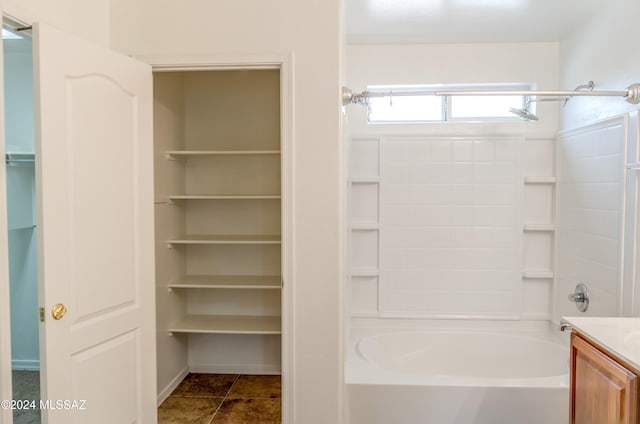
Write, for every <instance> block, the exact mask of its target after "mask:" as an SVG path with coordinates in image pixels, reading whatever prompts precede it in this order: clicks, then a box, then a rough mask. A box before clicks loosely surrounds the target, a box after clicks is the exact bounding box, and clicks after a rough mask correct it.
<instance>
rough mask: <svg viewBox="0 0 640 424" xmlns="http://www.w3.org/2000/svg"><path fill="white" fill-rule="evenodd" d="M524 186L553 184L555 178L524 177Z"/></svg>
mask: <svg viewBox="0 0 640 424" xmlns="http://www.w3.org/2000/svg"><path fill="white" fill-rule="evenodd" d="M524 183H525V184H555V183H556V177H525V178H524Z"/></svg>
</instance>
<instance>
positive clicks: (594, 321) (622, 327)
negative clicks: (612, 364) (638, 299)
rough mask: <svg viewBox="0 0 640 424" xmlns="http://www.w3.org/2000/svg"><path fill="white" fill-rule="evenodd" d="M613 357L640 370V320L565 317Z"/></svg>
mask: <svg viewBox="0 0 640 424" xmlns="http://www.w3.org/2000/svg"><path fill="white" fill-rule="evenodd" d="M562 319H563V320H564V321H566V322H567V323H569V324H570V325H571V326H572V327H573V328H574V329H576V330H578V331H580V332H581V333H583V334H584V335H586V336H587V337H589V338H590V339H592V340H593V341H595V342H596V343H598V344H599V345H600V346H602V347H603V348H604V349H606V350H608V351H610V352H611V353H612V354H613V355H615V356H617V357H619V358H620V359H622V360H623V361H625V362H627V363H628V364H629V365H631V366H633V367H635V368H636V370H640V318H620V317H615V318H614V317H611V318H609V317H563V318H562Z"/></svg>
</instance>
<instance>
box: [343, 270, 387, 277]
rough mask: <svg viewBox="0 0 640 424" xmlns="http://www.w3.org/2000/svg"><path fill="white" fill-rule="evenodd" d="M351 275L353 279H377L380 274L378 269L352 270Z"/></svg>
mask: <svg viewBox="0 0 640 424" xmlns="http://www.w3.org/2000/svg"><path fill="white" fill-rule="evenodd" d="M350 274H351V276H352V277H377V276H378V275H379V274H380V272H379V271H378V270H377V269H376V268H360V269H352V270H351V272H350Z"/></svg>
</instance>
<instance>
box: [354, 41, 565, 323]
mask: <svg viewBox="0 0 640 424" xmlns="http://www.w3.org/2000/svg"><path fill="white" fill-rule="evenodd" d="M346 52H347V54H346V59H347V82H348V86H349V87H350V88H352V89H353V90H355V91H362V90H364V89H366V86H367V85H392V84H447V83H449V84H456V83H504V82H512V83H523V82H524V83H529V82H533V83H535V84H536V87H537V88H539V89H556V88H557V82H558V44H557V43H536V44H447V45H351V46H347V49H346ZM487 57H491V59H492V60H490V61H488V60H487ZM537 106H538V110H537V113H538V114H539V116H540V120H539V121H538V122H522V121H520V122H509V123H482V124H477V123H466V124H465V123H441V124H423V125H419V124H412V125H385V124H381V125H369V124H367V118H366V109H365V108H364V107H361V106H355V105H353V106H349V108H348V114H349V132H350V134H351V136H352V140H351V141H350V143H351V151H350V155H349V156H350V173H351V175H350V181H351V182H352V184H351V187H352V191H351V198H350V209H351V225H352V227H353V230H352V232H351V233H352V237H351V268H350V274H351V279H350V281H349V286H348V290H347V291H348V292H349V304H350V313H351V314H352V315H353V316H389V314H388V311H386V312H387V313H386V314H385V311H383V310H382V308H381V306H384V305H388V299H386V298H384V297H380V296H386V295H388V294H389V290H388V289H387V290H386V291H385V289H384V287H385V285H384V284H382V285H381V286H380V287H379V286H378V283H379V282H382V283H384V281H380V279H384V277H385V275H384V273H385V272H388V269H385V268H388V265H389V264H388V263H384V262H385V261H386V262H388V259H389V258H390V256H389V251H388V247H389V246H387V245H385V241H384V240H382V242H381V243H380V246H378V240H379V237H378V231H380V237H381V238H384V236H385V234H384V230H385V228H384V227H385V225H387V226H388V225H390V224H391V225H395V226H402V227H406V226H407V225H410V222H408V220H407V219H404V218H407V217H406V216H405V217H404V218H400V219H396V220H395V221H394V220H393V219H391V221H390V216H381V215H384V213H385V210H386V209H388V207H387V206H388V204H390V203H394V200H393V199H391V200H390V199H388V198H386V199H385V196H386V195H388V194H389V193H388V192H387V193H386V194H385V191H384V187H385V185H387V186H388V183H389V175H382V174H384V172H383V171H384V168H385V167H387V168H388V166H389V165H390V164H389V163H388V161H389V160H392V161H393V160H396V159H397V158H395V157H394V158H390V157H388V155H386V153H385V151H384V149H383V148H382V145H384V143H385V142H388V143H393V142H394V141H396V140H397V139H399V140H402V139H403V137H404V138H405V140H406V137H411V138H410V139H409V140H413V141H415V140H416V139H417V138H419V139H420V140H419V141H420V142H422V144H428V143H430V142H433V141H434V140H439V141H441V142H445V143H449V144H447V146H449V147H451V148H453V147H452V146H453V144H456V143H457V142H456V139H458V140H459V139H460V138H461V137H463V138H466V139H467V141H473V139H474V138H475V140H476V141H480V140H483V141H485V142H487V141H488V144H487V146H492V145H493V144H492V143H497V145H498V144H499V143H500V141H499V140H504V139H505V137H508V138H509V139H510V140H511V143H509V144H508V145H506V146H503V147H505V148H502V147H500V148H498V146H497V145H496V149H495V154H496V155H498V156H496V157H501V158H503V159H504V158H505V157H506V156H504V153H505V152H506V151H507V150H508V149H506V148H507V147H509V146H510V147H512V148H514V149H515V151H516V152H518V153H517V154H516V155H515V156H513V157H512V158H511V160H509V161H507V162H505V163H504V164H503V165H505V164H506V165H509V166H512V168H513V169H512V171H513V175H512V176H511V177H510V178H511V180H513V181H511V180H510V181H511V182H512V183H513V182H517V184H515V185H514V187H513V188H514V191H513V193H512V194H511V195H510V202H511V207H512V208H513V210H512V212H513V215H514V219H515V221H514V222H512V223H511V224H510V228H511V229H512V230H513V229H517V231H518V232H519V234H516V235H514V236H513V238H512V240H511V242H512V244H513V245H514V246H515V248H513V249H511V250H513V252H511V255H512V257H513V260H512V261H511V262H512V265H513V267H512V268H510V279H511V281H512V285H511V286H510V287H508V288H507V290H503V289H504V288H505V287H503V288H502V289H500V290H498V291H501V292H502V294H503V295H504V296H503V299H504V300H503V301H502V302H501V303H500V302H498V303H500V304H499V305H498V303H496V302H493V303H491V305H489V304H488V303H487V302H484V304H483V307H484V308H485V309H484V310H482V311H480V310H479V309H478V308H477V307H476V306H473V307H471V306H470V307H468V308H464V307H462V306H461V304H460V303H456V304H454V302H448V304H446V305H445V303H447V302H444V303H442V302H441V303H440V304H439V305H438V307H439V310H438V311H437V312H439V314H440V315H446V316H449V317H451V316H458V317H464V316H467V317H471V316H480V315H482V316H485V317H487V316H493V317H496V316H502V317H505V316H508V317H511V318H517V317H519V318H522V319H543V320H544V319H549V318H550V316H551V295H552V289H553V287H552V283H553V278H552V275H551V268H552V262H553V261H552V254H553V237H552V236H553V233H552V231H547V230H545V231H526V232H523V231H522V228H523V225H524V224H537V225H539V224H543V225H545V226H547V227H548V226H549V225H552V224H553V207H554V206H553V199H554V188H553V184H548V183H542V184H541V183H539V182H537V183H535V184H525V183H524V178H526V177H552V176H553V175H554V174H553V161H554V156H553V152H554V142H553V138H554V135H555V132H556V130H557V113H558V109H559V106H558V105H557V104H539V105H537ZM398 136H400V137H398ZM416 137H417V138H416ZM409 144H411V143H409ZM416 144H420V143H416ZM409 147H410V146H409ZM461 147H464V146H461ZM485 147H486V146H485ZM387 150H388V149H387ZM409 150H411V149H410V148H409ZM427 150H429V149H427ZM490 150H491V151H493V147H492V148H491V149H490ZM421 151H423V152H426V150H424V149H422V150H421ZM432 153H433V152H432ZM404 154H405V156H406V157H407V158H408V159H410V161H415V160H417V159H418V156H416V155H417V154H409V153H407V152H404ZM420 158H421V159H426V156H424V155H422V156H420ZM450 158H453V156H450ZM429 160H439V161H442V160H443V159H442V158H440V159H433V155H432V156H431V157H430V159H429ZM423 165H424V164H423ZM381 168H382V169H381ZM401 168H403V169H405V170H406V169H408V168H407V166H402V167H401ZM407 172H411V169H408V171H407ZM449 177H450V178H449V179H450V181H449V183H451V184H456V187H458V188H459V187H460V182H461V179H460V178H462V176H460V175H453V174H452V175H449ZM407 182H408V183H410V184H411V183H415V182H416V181H414V180H411V179H410V180H409V181H407ZM396 185H397V184H396ZM414 191H415V190H414ZM432 194H433V193H432ZM425 199H426V200H425V201H424V202H423V203H429V202H432V201H433V199H434V197H433V196H432V195H429V196H427V197H425ZM516 199H517V200H516ZM479 200H482V199H479ZM503 200H504V199H503ZM451 201H453V202H454V203H453V204H451V205H449V206H450V207H449V208H448V210H447V211H446V213H445V214H444V215H442V213H440V212H442V210H439V215H438V216H440V221H438V220H437V219H436V216H435V215H433V214H432V216H431V217H427V215H428V213H429V212H428V211H426V210H423V212H424V215H423V216H422V218H424V219H426V221H424V220H423V222H422V224H421V225H427V227H429V228H430V229H431V230H436V231H441V232H443V231H444V232H446V229H447V225H449V224H451V222H453V221H452V220H453V219H457V218H464V219H467V221H468V220H479V219H482V217H481V216H479V215H477V214H476V213H475V212H473V213H472V212H469V211H467V212H468V213H466V212H465V213H466V215H465V213H463V214H462V215H464V216H462V215H461V214H460V213H458V212H460V208H459V206H461V202H462V203H464V200H463V199H460V198H457V199H452V200H451ZM486 201H489V202H491V201H492V200H491V199H485V204H486ZM396 203H397V202H396ZM385 205H386V206H385ZM405 206H406V205H405ZM432 206H433V205H432ZM420 207H422V208H423V209H424V207H425V205H421V206H420ZM385 208H386V209H385ZM429 208H430V207H429ZM429 208H427V209H429ZM431 209H433V208H431ZM431 209H429V210H430V211H431V212H433V210H431ZM454 209H455V211H454ZM416 212H417V211H416V210H413V211H411V210H409V211H408V213H409V214H410V215H411V214H412V213H413V214H414V215H415V213H416ZM456 214H457V215H456ZM454 215H455V216H454ZM432 218H433V219H432ZM442 219H445V221H446V222H448V223H449V224H447V225H444V224H443V225H439V224H438V222H440V223H441V224H442V223H444V222H445V221H443V220H442ZM400 221H402V222H400ZM394 222H395V224H394ZM500 225H502V223H500ZM378 226H380V227H381V228H380V230H378V229H377V228H378ZM466 228H467V230H473V229H474V227H473V226H471V227H468V226H467V227H466ZM478 228H479V227H478ZM431 241H433V240H431ZM450 241H451V240H449V242H450ZM425 243H427V241H425ZM468 243H469V242H468V241H467V242H465V241H460V240H459V241H458V244H456V247H459V248H465V247H467V248H468V247H470V246H469V245H468ZM414 250H415V249H414ZM439 253H441V252H439ZM405 256H406V255H405ZM385 258H386V259H385ZM396 259H398V260H400V261H404V260H405V259H407V258H406V257H402V258H396ZM422 259H424V258H422ZM402 263H403V264H405V265H406V261H405V262H402ZM396 265H398V263H396ZM405 265H403V267H404V268H406V266H405ZM450 265H452V264H450ZM468 266H469V264H467V263H466V261H465V263H458V264H457V265H455V267H454V268H456V269H457V270H459V269H461V268H465V267H468ZM487 266H488V265H487V264H486V263H485V264H482V265H481V266H480V268H483V269H485V271H486V269H487ZM442 267H443V263H442V262H440V263H438V264H437V266H436V268H439V269H442ZM396 268H397V267H396ZM409 268H411V267H409ZM413 268H415V266H414V267H413ZM496 269H497V268H496ZM414 271H415V270H414ZM456 272H458V271H456ZM468 280H469V279H463V278H460V279H459V281H458V282H457V283H455V284H444V285H443V283H444V280H442V279H440V280H439V281H438V282H437V283H436V282H433V281H432V282H431V284H436V285H439V287H438V288H437V290H436V291H439V292H442V293H444V292H446V291H448V290H451V289H452V286H453V285H456V284H458V285H459V284H462V285H465V284H466V285H467V287H470V286H469V281H468ZM405 283H406V284H410V282H405ZM420 290H423V291H424V287H423V288H420ZM472 291H473V288H469V290H468V292H469V293H471V292H472ZM506 293H509V294H508V295H506ZM413 295H415V292H412V297H413ZM427 297H428V298H430V299H432V298H433V296H431V295H429V296H427ZM496 298H497V296H496ZM396 300H397V299H396ZM425 301H426V300H425ZM410 302H411V300H410V299H407V301H406V302H404V303H405V304H407V305H408V304H409V303H410ZM396 303H397V302H396ZM401 303H402V302H401ZM418 306H419V305H414V307H418ZM432 309H433V308H432ZM396 312H397V311H396ZM423 312H425V311H423ZM435 313H436V311H434V310H431V311H430V314H431V315H434V314H435Z"/></svg>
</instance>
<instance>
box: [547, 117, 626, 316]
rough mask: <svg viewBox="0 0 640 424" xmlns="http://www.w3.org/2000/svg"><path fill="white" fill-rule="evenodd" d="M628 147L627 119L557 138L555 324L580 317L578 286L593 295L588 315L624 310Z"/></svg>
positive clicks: (582, 128)
mask: <svg viewBox="0 0 640 424" xmlns="http://www.w3.org/2000/svg"><path fill="white" fill-rule="evenodd" d="M626 144H627V121H626V117H625V115H622V116H619V117H616V118H612V119H607V120H604V121H601V122H598V123H596V124H591V125H587V126H585V127H581V128H578V129H575V130H570V131H564V132H562V133H561V134H560V136H559V138H558V229H559V231H558V243H557V251H558V254H557V262H558V263H557V267H556V268H557V273H558V275H557V276H556V305H555V319H556V320H557V319H559V317H561V316H563V315H576V314H579V313H580V312H578V311H577V310H576V308H575V306H574V305H573V303H571V302H569V301H568V300H567V296H568V295H569V294H570V293H572V292H573V291H574V288H575V286H576V285H577V284H579V283H584V284H586V285H587V287H588V289H589V293H590V304H589V309H588V310H587V311H586V313H585V314H586V315H589V316H615V315H618V314H620V313H621V312H622V308H621V306H622V305H621V303H620V299H621V290H622V289H623V267H622V265H623V255H622V249H623V216H624V215H623V210H625V207H624V200H625V199H624V189H625V185H624V175H625V166H624V165H625V163H626V162H627V160H626V158H625V150H626V149H625V146H626ZM630 196H631V197H634V194H633V192H632V193H630ZM627 213H628V214H629V215H632V216H633V215H634V213H633V212H632V211H631V210H629V209H627ZM630 227H632V226H630ZM630 236H631V238H633V235H632V234H630ZM630 284H632V283H629V284H628V285H630Z"/></svg>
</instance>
